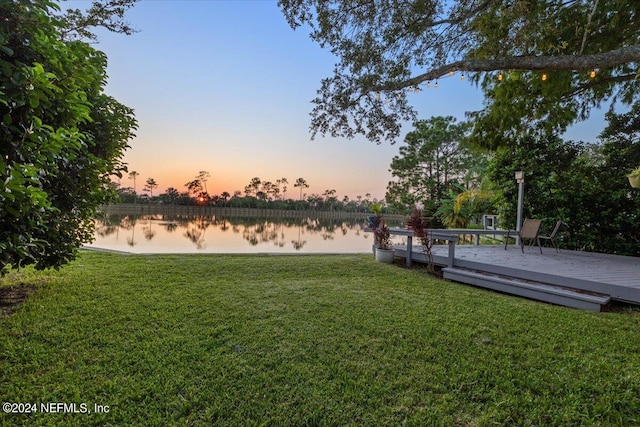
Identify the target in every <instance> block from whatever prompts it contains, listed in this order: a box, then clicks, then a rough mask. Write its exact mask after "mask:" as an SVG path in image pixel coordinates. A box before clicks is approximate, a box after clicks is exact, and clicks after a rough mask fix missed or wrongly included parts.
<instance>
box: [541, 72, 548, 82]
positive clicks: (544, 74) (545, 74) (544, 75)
mask: <svg viewBox="0 0 640 427" xmlns="http://www.w3.org/2000/svg"><path fill="white" fill-rule="evenodd" d="M545 80H547V73H542V81H545Z"/></svg>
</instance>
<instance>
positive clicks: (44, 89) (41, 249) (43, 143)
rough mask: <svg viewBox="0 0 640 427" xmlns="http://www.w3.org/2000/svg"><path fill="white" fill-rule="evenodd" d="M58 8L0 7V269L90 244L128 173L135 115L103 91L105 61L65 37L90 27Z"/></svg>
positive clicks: (38, 0) (40, 0)
mask: <svg viewBox="0 0 640 427" xmlns="http://www.w3.org/2000/svg"><path fill="white" fill-rule="evenodd" d="M58 10H59V9H58V6H57V4H55V3H54V2H50V1H47V0H24V1H3V2H0V16H2V24H1V25H0V115H1V116H2V122H1V123H0V138H1V140H2V141H1V143H0V270H3V269H4V268H6V267H19V266H24V265H29V264H34V265H35V266H36V268H47V267H59V266H61V265H63V264H65V263H67V262H68V261H70V260H71V259H73V258H74V257H75V255H76V253H77V249H78V248H79V246H80V245H81V244H83V243H85V242H88V241H90V240H91V239H92V238H93V230H94V225H93V217H94V214H95V212H96V210H97V209H98V208H99V207H100V206H102V205H104V204H106V203H109V202H110V201H112V200H114V197H115V191H114V190H113V187H112V186H111V185H110V182H111V176H112V175H113V174H116V175H118V176H121V174H122V172H124V171H125V170H126V168H125V165H124V164H123V163H122V161H121V159H122V156H123V154H124V151H125V150H126V148H128V145H127V142H128V140H129V139H130V138H132V137H133V136H134V135H133V131H134V130H135V129H136V121H135V118H134V115H133V111H132V110H131V109H130V108H128V107H126V106H124V105H122V104H120V103H118V102H117V101H116V100H115V99H113V98H112V97H110V96H108V95H106V94H105V93H104V91H103V90H104V86H105V83H106V77H107V76H106V66H107V63H106V57H105V55H104V54H103V53H102V52H100V51H98V50H96V49H95V48H93V47H92V46H91V45H89V44H88V43H85V42H83V41H80V40H68V39H66V38H65V35H69V34H71V33H73V32H76V33H77V32H78V31H79V30H80V29H83V30H87V27H86V26H85V27H82V28H80V27H77V28H72V27H71V23H70V21H68V20H65V19H64V18H59V17H56V16H55V13H57V12H58ZM105 13H107V12H105ZM107 14H108V13H107ZM107 18H108V16H107V15H105V14H101V15H99V16H96V17H95V19H94V20H92V23H91V25H92V26H96V25H102V23H104V22H105V19H107ZM117 20H118V19H117V17H116V21H117ZM87 31H88V30H87Z"/></svg>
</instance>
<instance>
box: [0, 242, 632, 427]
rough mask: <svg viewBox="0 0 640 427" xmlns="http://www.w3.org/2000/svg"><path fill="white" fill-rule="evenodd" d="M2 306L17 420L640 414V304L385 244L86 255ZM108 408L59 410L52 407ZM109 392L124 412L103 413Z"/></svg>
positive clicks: (467, 420)
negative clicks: (17, 303)
mask: <svg viewBox="0 0 640 427" xmlns="http://www.w3.org/2000/svg"><path fill="white" fill-rule="evenodd" d="M0 282H1V284H0V286H9V285H12V284H13V285H15V284H17V283H25V284H35V285H36V286H37V291H36V292H35V293H34V294H33V295H31V297H30V298H29V299H28V301H27V302H26V303H25V304H23V305H22V306H21V307H20V308H19V309H18V310H17V311H16V312H15V313H13V314H11V315H8V316H7V315H5V316H4V317H2V318H0V397H1V398H2V399H1V400H2V402H22V403H36V404H37V405H38V407H37V409H38V412H37V413H35V414H29V415H18V414H6V413H1V414H0V425H30V426H37V425H52V426H53V425H55V426H60V425H78V426H80V425H82V426H88V425H96V426H98V425H99V426H105V425H113V426H126V425H136V426H143V425H144V426H165V425H175V426H192V425H194V426H209V425H221V426H224V425H228V426H254V425H267V426H279V425H320V426H334V425H357V426H361V425H371V426H382V425H390V426H396V425H415V426H426V425H443V426H452V425H458V426H476V425H478V426H481V425H514V424H515V425H542V426H548V425H562V426H566V425H620V426H629V425H639V424H640V315H639V314H638V312H637V311H630V310H629V311H626V312H622V313H590V312H585V311H578V310H573V309H569V308H563V307H556V306H551V305H547V304H543V303H538V302H533V301H528V300H525V299H519V298H516V297H511V296H506V295H501V294H497V293H492V292H488V291H484V290H480V289H476V288H473V287H469V286H464V285H460V284H455V283H448V282H444V281H440V280H435V279H432V278H430V277H429V276H427V275H425V274H424V272H423V271H420V270H407V269H404V268H399V267H397V266H393V265H383V264H380V263H376V262H375V261H374V260H373V258H372V257H371V256H365V255H341V256H257V255H256V256H252V255H249V256H247V255H243V256H235V255H223V256H221V255H175V256H174V255H171V256H159V255H158V256H156V255H153V256H135V255H119V254H110V253H98V252H82V254H81V257H80V258H79V259H78V260H77V261H75V262H74V263H72V264H71V265H70V266H68V267H66V268H64V269H63V270H61V271H60V272H46V273H37V272H33V271H30V270H27V271H25V272H19V273H12V274H10V275H9V276H7V277H5V278H4V279H2V280H0ZM50 402H62V403H76V404H77V408H76V409H77V410H82V409H83V407H82V406H80V404H86V405H87V409H88V410H90V411H92V413H86V414H83V413H43V412H41V407H40V404H41V403H50ZM94 404H99V405H103V406H108V407H109V412H108V413H95V412H93V410H94Z"/></svg>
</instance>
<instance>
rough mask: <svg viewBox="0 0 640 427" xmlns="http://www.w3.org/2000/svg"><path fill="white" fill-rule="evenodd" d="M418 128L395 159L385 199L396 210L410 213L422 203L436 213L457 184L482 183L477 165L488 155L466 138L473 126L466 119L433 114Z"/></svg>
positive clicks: (418, 125)
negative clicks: (465, 140)
mask: <svg viewBox="0 0 640 427" xmlns="http://www.w3.org/2000/svg"><path fill="white" fill-rule="evenodd" d="M414 128H415V129H414V130H412V131H411V132H409V133H408V134H407V135H406V137H405V139H404V142H405V144H404V145H402V146H401V147H400V149H399V154H398V155H397V156H394V158H393V160H392V161H391V169H390V171H391V174H392V176H393V177H394V180H393V181H391V182H389V184H388V186H387V194H386V196H385V199H386V200H387V202H388V203H389V204H390V205H391V206H392V207H393V208H394V209H396V210H401V211H405V212H407V213H408V212H411V210H412V209H413V207H414V206H416V205H419V204H420V205H422V206H424V210H425V212H426V213H427V214H429V215H433V213H434V212H435V211H436V209H437V208H438V207H439V205H440V200H441V199H442V198H443V197H444V196H445V195H446V194H447V193H448V192H449V191H450V190H451V189H452V188H455V184H463V183H465V184H466V185H467V186H476V185H477V184H478V183H477V180H478V176H477V174H478V173H479V171H478V170H477V165H482V164H486V159H485V155H484V154H482V153H476V152H473V151H472V150H470V149H469V148H468V146H467V145H466V143H465V142H464V137H465V135H466V133H467V131H468V129H469V126H468V124H467V123H465V122H460V123H457V122H456V119H455V118H453V117H450V116H449V117H432V118H430V119H428V120H420V121H418V122H416V123H415V124H414ZM472 165H473V166H472Z"/></svg>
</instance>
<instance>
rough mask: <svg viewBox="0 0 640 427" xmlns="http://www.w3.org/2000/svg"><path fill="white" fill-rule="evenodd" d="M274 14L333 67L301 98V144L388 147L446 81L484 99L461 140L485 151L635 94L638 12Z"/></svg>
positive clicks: (488, 0) (611, 6)
mask: <svg viewBox="0 0 640 427" xmlns="http://www.w3.org/2000/svg"><path fill="white" fill-rule="evenodd" d="M279 5H280V7H281V8H282V11H283V13H284V15H285V17H286V19H287V21H288V22H289V24H290V25H291V27H292V28H294V29H295V28H298V27H301V26H306V27H307V28H310V30H311V38H312V39H313V40H315V41H316V42H318V43H319V44H320V45H321V46H323V47H324V46H326V47H328V48H329V49H331V52H332V53H333V54H335V55H336V56H337V57H338V58H339V60H338V63H337V64H336V66H335V69H334V74H333V76H330V77H327V78H325V79H323V80H322V82H321V85H320V89H319V90H318V96H317V97H316V98H315V99H314V100H313V104H314V108H313V110H312V112H311V131H312V135H313V136H315V135H316V134H318V133H320V134H330V135H332V136H342V137H354V136H355V135H357V134H362V135H365V136H366V137H367V138H368V139H370V140H372V141H376V142H378V143H380V142H381V141H383V140H385V139H388V140H395V139H396V138H397V137H398V136H399V135H400V128H401V123H402V122H403V121H408V120H409V121H414V120H415V119H416V117H417V115H416V111H415V109H414V108H413V107H412V106H411V104H410V100H409V97H410V96H414V94H416V92H419V91H421V90H422V91H424V89H426V88H427V87H428V86H429V83H432V84H433V83H434V82H435V81H437V79H440V78H444V77H448V76H449V75H450V74H455V76H456V78H461V79H466V80H470V81H472V82H475V83H479V84H480V85H481V87H482V89H483V90H484V93H485V95H486V99H487V101H486V104H485V107H484V109H483V110H482V111H480V112H478V113H476V115H475V118H476V121H475V127H474V132H473V136H474V139H475V141H477V142H480V143H483V144H487V145H491V146H497V145H501V144H508V143H510V141H511V138H512V137H513V136H514V135H517V134H518V133H519V132H520V131H521V130H522V129H524V128H529V127H531V123H532V122H536V123H538V124H540V125H541V126H543V127H544V128H546V130H554V131H559V130H562V129H563V128H565V127H566V126H567V125H568V124H570V123H573V122H574V121H576V120H579V119H583V118H585V117H586V116H587V115H588V113H589V111H590V109H591V108H592V107H594V106H599V105H600V103H601V102H603V101H604V100H607V99H608V98H610V97H613V98H614V99H618V100H621V101H623V102H626V103H631V102H632V101H633V99H634V98H635V97H636V94H637V91H638V85H637V83H636V80H635V79H636V76H637V73H638V63H640V44H638V33H639V32H640V20H638V15H639V14H640V3H639V2H632V1H598V0H592V1H587V0H568V1H565V0H554V1H541V2H532V1H529V0H515V1H504V0H503V1H499V0H493V1H492V0H471V1H455V2H451V1H446V0H408V1H396V0H371V1H338V0H333V1H320V0H280V1H279ZM543 75H544V76H545V77H547V78H546V79H545V80H543ZM592 75H593V77H592ZM415 96H418V95H415ZM419 96H428V95H426V94H422V95H419Z"/></svg>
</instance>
